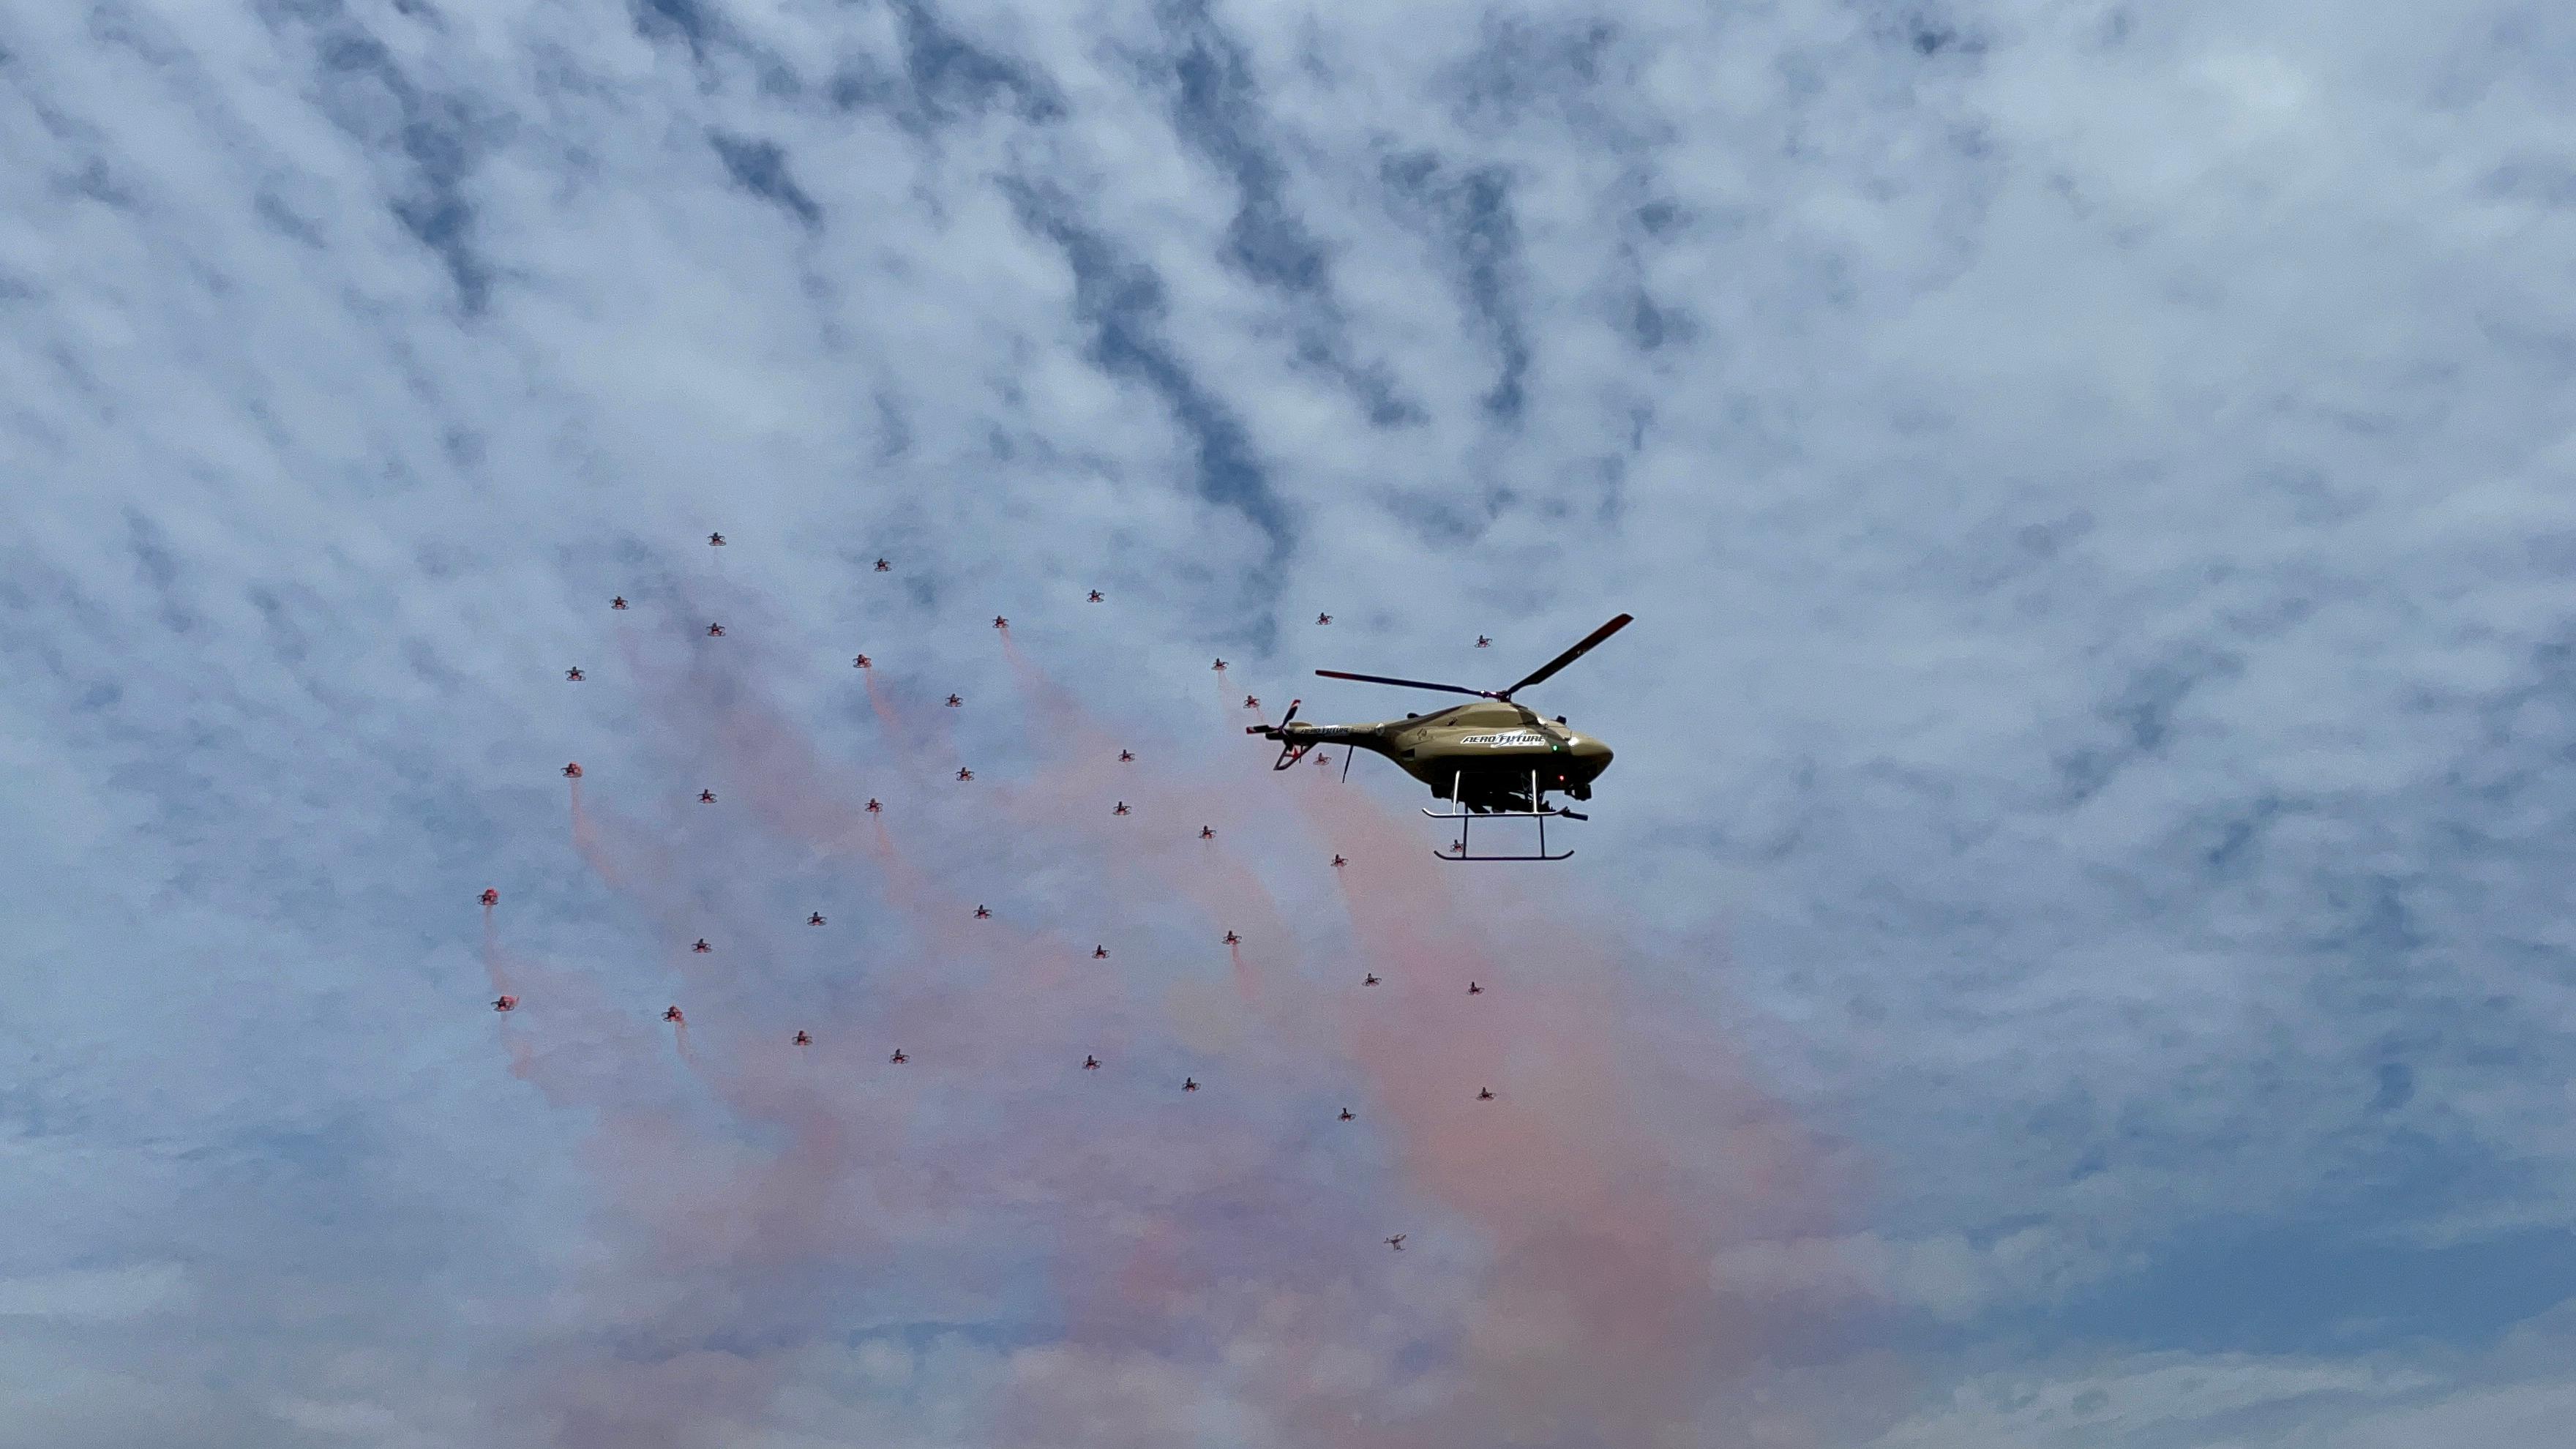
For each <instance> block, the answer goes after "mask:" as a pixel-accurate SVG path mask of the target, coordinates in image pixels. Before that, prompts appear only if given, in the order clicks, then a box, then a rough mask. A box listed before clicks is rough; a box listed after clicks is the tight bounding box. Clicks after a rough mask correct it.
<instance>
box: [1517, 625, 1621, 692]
mask: <svg viewBox="0 0 2576 1449" xmlns="http://www.w3.org/2000/svg"><path fill="white" fill-rule="evenodd" d="M1631 617H1632V616H1631V615H1627V614H1621V615H1620V616H1619V617H1618V618H1616V619H1613V620H1611V621H1610V622H1609V623H1607V624H1604V625H1602V626H1601V627H1600V628H1598V629H1595V630H1593V631H1592V633H1591V634H1590V635H1589V636H1588V637H1586V638H1585V639H1584V641H1583V642H1582V643H1580V644H1577V645H1575V646H1574V647H1573V648H1571V649H1568V650H1566V651H1565V652H1564V653H1562V654H1559V655H1558V656H1556V657H1555V658H1554V659H1551V660H1549V661H1547V662H1546V663H1545V664H1542V665H1540V666H1539V667H1538V672H1537V673H1535V674H1532V675H1531V676H1530V677H1529V678H1527V679H1524V680H1522V681H1521V682H1520V683H1518V684H1515V685H1513V686H1512V687H1511V688H1509V689H1506V690H1504V691H1503V692H1502V693H1500V694H1497V695H1495V696H1494V698H1496V699H1510V698H1511V697H1512V696H1513V695H1515V694H1518V693H1520V692H1521V691H1522V690H1524V689H1527V688H1529V687H1530V686H1531V685H1533V684H1536V683H1538V682H1539V681H1541V680H1543V679H1545V678H1547V677H1548V676H1549V675H1551V674H1554V673H1555V672H1556V671H1558V670H1560V669H1563V668H1564V667H1565V666H1567V665H1569V664H1572V663H1573V662H1574V661H1575V660H1577V659H1580V658H1582V657H1583V656H1584V655H1585V654H1586V653H1588V652H1590V650H1591V648H1592V646H1593V645H1595V644H1598V643H1600V642H1601V641H1602V640H1604V639H1607V638H1609V637H1610V636H1611V635H1613V634H1616V633H1618V632H1619V631H1620V630H1622V629H1625V628H1627V627H1628V623H1629V620H1630V619H1631Z"/></svg>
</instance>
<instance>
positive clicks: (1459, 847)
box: [1422, 770, 1591, 861]
mask: <svg viewBox="0 0 2576 1449" xmlns="http://www.w3.org/2000/svg"><path fill="white" fill-rule="evenodd" d="M1465 783H1466V780H1465V772H1464V771H1460V772H1458V773H1457V774H1456V775H1453V776H1451V777H1450V781H1449V798H1450V799H1451V800H1452V801H1456V800H1458V799H1459V798H1460V797H1461V796H1462V795H1463V794H1464V793H1465V791H1464V788H1463V787H1464V785H1465ZM1530 800H1531V802H1532V804H1533V805H1534V806H1535V808H1533V809H1529V810H1470V809H1468V808H1467V807H1466V806H1464V805H1460V806H1459V807H1458V808H1457V809H1455V810H1434V809H1432V808H1431V807H1429V806H1427V805H1426V806H1424V807H1423V809H1422V813H1423V814H1425V815H1427V816H1429V817H1430V818H1432V819H1434V820H1455V821H1457V822H1458V841H1457V844H1456V846H1455V848H1454V849H1450V850H1435V851H1433V852H1431V855H1432V858H1433V859H1435V860H1450V861H1458V860H1571V859H1573V858H1574V852H1573V851H1572V850H1562V851H1558V852H1557V853H1556V854H1554V855H1550V854H1549V853H1548V849H1547V822H1548V818H1549V817H1550V816H1560V815H1561V816H1563V817H1565V818H1566V819H1568V820H1587V819H1590V818H1591V817H1589V816H1586V815H1581V814H1577V813H1576V812H1574V811H1572V810H1568V809H1566V808H1565V807H1564V806H1562V805H1558V806H1554V807H1550V806H1549V805H1548V803H1547V796H1546V795H1544V794H1542V793H1540V791H1539V788H1538V771H1536V770H1532V771H1530ZM1473 820H1535V821H1537V822H1538V853H1537V854H1536V855H1470V854H1468V853H1467V831H1468V829H1469V825H1468V822H1469V821H1473Z"/></svg>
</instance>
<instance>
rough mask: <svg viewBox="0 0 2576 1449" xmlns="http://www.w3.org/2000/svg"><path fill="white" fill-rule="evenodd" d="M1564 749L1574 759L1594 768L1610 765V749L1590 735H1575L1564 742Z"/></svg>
mask: <svg viewBox="0 0 2576 1449" xmlns="http://www.w3.org/2000/svg"><path fill="white" fill-rule="evenodd" d="M1565 749H1566V753H1568V754H1570V755H1572V756H1574V758H1576V759H1578V760H1581V761H1582V762H1583V763H1585V764H1587V765H1592V766H1595V767H1596V768H1606V767H1607V766H1608V765H1609V763H1610V747H1609V746H1608V745H1605V744H1603V743H1601V742H1600V741H1599V740H1596V739H1594V738H1592V737H1591V736H1590V735H1576V736H1575V737H1574V738H1573V739H1571V740H1568V741H1566V745H1565Z"/></svg>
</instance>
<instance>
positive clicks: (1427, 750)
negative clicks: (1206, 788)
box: [1256, 703, 1610, 810]
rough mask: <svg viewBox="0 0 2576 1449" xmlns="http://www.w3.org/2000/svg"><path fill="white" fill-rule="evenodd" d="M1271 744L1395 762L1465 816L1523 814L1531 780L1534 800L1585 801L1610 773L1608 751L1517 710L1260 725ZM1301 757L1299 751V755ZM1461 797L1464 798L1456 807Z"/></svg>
mask: <svg viewBox="0 0 2576 1449" xmlns="http://www.w3.org/2000/svg"><path fill="white" fill-rule="evenodd" d="M1256 728H1257V729H1258V730H1259V731H1260V733H1262V734H1264V735H1267V736H1268V737H1269V738H1271V739H1275V740H1279V741H1281V742H1283V743H1287V744H1291V745H1304V746H1309V747H1311V746H1315V745H1347V746H1349V747H1351V748H1352V749H1359V750H1367V751H1369V752H1370V753H1371V754H1378V755H1384V756H1386V757H1387V758H1388V759H1390V760H1393V761H1395V763H1396V765H1397V766H1398V767H1399V768H1401V769H1402V770H1403V771H1404V773H1406V774H1408V775H1411V776H1412V777H1413V778H1415V779H1417V780H1420V781H1421V782H1422V783H1423V784H1425V785H1428V786H1430V787H1431V793H1432V794H1433V795H1435V796H1437V797H1439V798H1440V799H1443V800H1459V803H1461V804H1464V805H1467V806H1469V807H1470V808H1473V807H1476V806H1480V805H1485V804H1487V803H1488V802H1489V801H1494V800H1496V798H1497V797H1509V798H1510V800H1511V801H1512V803H1511V804H1508V805H1504V806H1502V807H1501V808H1505V809H1519V810H1527V809H1530V808H1532V804H1531V801H1530V799H1529V791H1530V777H1531V773H1532V772H1533V771H1535V772H1536V773H1537V778H1538V787H1539V790H1540V791H1541V793H1546V792H1549V791H1553V792H1556V793H1558V794H1562V795H1570V796H1572V797H1573V798H1575V799H1577V800H1589V799H1591V798H1592V782H1593V781H1594V780H1595V779H1598V778H1599V777H1600V775H1601V772H1602V771H1603V770H1606V769H1608V768H1610V747H1609V746H1608V745H1605V744H1603V743H1602V742H1601V741H1599V740H1597V739H1594V738H1592V737H1591V736H1590V735H1585V734H1578V733H1576V732H1575V731H1573V730H1571V729H1568V728H1567V727H1566V726H1564V725H1563V724H1560V723H1558V722H1556V721H1554V720H1547V719H1541V718H1539V716H1538V714H1537V712H1536V711H1534V710H1532V709H1530V708H1529V707H1528V706H1526V705H1518V704H1503V703H1489V704H1462V705H1457V706H1454V707H1452V708H1449V709H1444V710H1440V711H1438V712H1437V713H1433V714H1423V715H1411V714H1409V715H1406V716H1405V717H1404V718H1402V719H1391V720H1386V721H1384V722H1382V723H1378V724H1364V725H1324V724H1298V723H1294V722H1291V723H1288V724H1285V725H1276V726H1273V725H1262V726H1257V727H1256ZM1301 753H1302V751H1301ZM1462 790H1463V791H1464V794H1465V798H1464V799H1463V800H1460V799H1459V792H1460V791H1462Z"/></svg>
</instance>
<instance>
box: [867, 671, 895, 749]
mask: <svg viewBox="0 0 2576 1449" xmlns="http://www.w3.org/2000/svg"><path fill="white" fill-rule="evenodd" d="M859 676H860V678H862V679H864V680H865V681H866V682H867V686H868V708H870V709H872V710H875V711H876V714H877V725H878V727H879V728H880V729H882V730H884V731H885V737H886V743H888V744H899V743H901V742H902V741H903V740H904V739H905V738H906V735H905V734H904V728H903V716H901V715H899V714H897V713H896V712H895V707H894V701H893V700H892V699H889V698H887V697H886V692H885V691H884V690H882V689H880V688H878V687H877V672H876V671H875V670H874V669H862V670H860V671H859Z"/></svg>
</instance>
